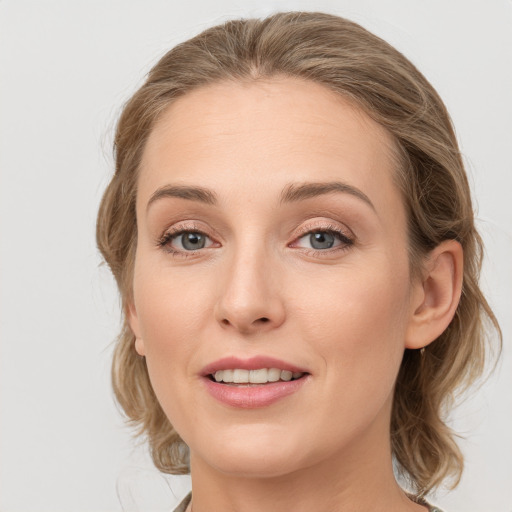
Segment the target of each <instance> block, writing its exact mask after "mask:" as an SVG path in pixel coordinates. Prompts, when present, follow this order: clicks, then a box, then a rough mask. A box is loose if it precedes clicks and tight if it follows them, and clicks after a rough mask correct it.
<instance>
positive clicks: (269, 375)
mask: <svg viewBox="0 0 512 512" xmlns="http://www.w3.org/2000/svg"><path fill="white" fill-rule="evenodd" d="M210 375H211V378H212V379H214V380H215V382H223V383H226V384H267V383H269V382H278V381H283V382H289V381H291V380H296V379H300V378H301V377H302V376H303V375H305V374H304V373H303V372H291V371H290V370H281V369H279V368H258V369H256V370H244V369H241V368H236V369H226V370H218V371H216V372H215V374H210Z"/></svg>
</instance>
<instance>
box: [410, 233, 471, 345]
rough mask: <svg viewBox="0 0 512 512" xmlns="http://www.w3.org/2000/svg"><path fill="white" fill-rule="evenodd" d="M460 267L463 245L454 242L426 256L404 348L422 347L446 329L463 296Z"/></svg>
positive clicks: (447, 243)
mask: <svg viewBox="0 0 512 512" xmlns="http://www.w3.org/2000/svg"><path fill="white" fill-rule="evenodd" d="M463 265H464V258H463V251H462V246H461V245H460V243H459V242H457V241H456V240H445V241H444V242H442V243H441V244H439V245H438V246H437V247H436V248H435V249H433V250H432V252H431V253H430V254H429V256H428V258H427V261H426V264H425V265H424V267H425V271H424V273H423V276H422V278H421V279H418V282H417V283H416V284H415V285H414V290H413V294H412V298H413V303H412V305H411V317H410V321H409V325H408V328H407V332H406V338H405V347H406V348H410V349H419V348H423V347H425V346H426V345H428V344H429V343H431V342H432V341H434V340H435V339H436V338H438V337H439V336H440V335H441V334H442V333H443V332H444V331H445V329H446V328H447V327H448V325H449V324H450V322H451V321H452V319H453V316H454V315H455V311H456V310H457V306H458V304H459V300H460V296H461V293H462V275H463Z"/></svg>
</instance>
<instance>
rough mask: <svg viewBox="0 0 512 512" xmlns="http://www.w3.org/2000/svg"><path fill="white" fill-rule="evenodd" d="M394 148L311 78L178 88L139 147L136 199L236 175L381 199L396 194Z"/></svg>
mask: <svg viewBox="0 0 512 512" xmlns="http://www.w3.org/2000/svg"><path fill="white" fill-rule="evenodd" d="M394 147H395V145H394V140H393V138H392V136H391V135H390V134H389V133H388V132H387V131H386V130H385V129H384V128H383V127H381V126H380V125H378V124H377V123H376V122H374V121H373V120H372V119H371V118H370V117H369V116H368V115H366V114H365V113H364V112H363V111H362V110H360V109H358V108H357V107H355V106H354V105H353V104H352V103H350V102H349V101H348V100H347V99H346V98H344V97H343V96H341V95H339V94H337V93H335V92H333V91H331V90H329V89H327V88H326V87H324V86H322V85H320V84H317V83H314V82H310V81H305V80H299V79H291V78H272V79H268V80H264V81H251V82H241V83H240V82H221V83H217V84H213V85H209V86H206V87H202V88H199V89H197V90H194V91H192V92H190V93H188V94H186V95H185V96H183V97H182V98H180V99H178V100H176V101H175V102H173V103H172V104H171V105H169V107H168V108H167V110H166V111H165V112H164V113H163V114H162V115H161V116H160V118H159V119H158V121H157V122H156V124H155V127H154V129H153V131H152V133H151V134H150V137H149V139H148V142H147V144H146V147H145V151H144V154H143V158H142V163H141V175H140V182H139V189H140V190H139V199H140V197H141V196H142V197H143V198H145V199H147V197H149V195H151V194H152V193H153V192H154V190H155V189H157V188H158V187H160V186H162V185H165V184H166V183H167V182H173V183H178V184H180V183H183V184H189V183H190V182H195V183H198V184H201V185H202V186H207V187H210V186H211V187H212V188H219V187H220V188H221V189H222V187H223V186H224V185H225V184H227V183H229V184H230V186H231V185H232V184H233V181H234V180H236V181H237V182H239V183H243V184H245V185H246V186H247V187H248V189H249V190H261V189H262V187H265V190H267V191H269V192H270V190H271V189H272V188H273V187H277V186H278V185H279V184H281V185H283V186H284V185H285V184H286V183H290V182H307V181H332V180H340V179H341V180H345V181H349V182H350V183H351V184H352V185H354V186H357V187H358V188H361V189H362V190H364V191H365V193H366V194H367V195H369V196H370V197H372V196H374V198H375V201H376V202H377V203H379V202H381V203H383V205H384V203H385V202H386V201H388V200H389V194H391V195H394V196H395V199H397V198H398V193H397V190H396V187H395V185H394V180H393V174H394V169H395V167H396V161H395V158H394V154H395V151H394ZM251 187H253V188H251ZM220 192H221V193H222V190H220ZM221 195H222V194H221ZM379 196H383V197H381V198H380V199H379ZM398 199H399V198H398ZM372 200H373V199H372Z"/></svg>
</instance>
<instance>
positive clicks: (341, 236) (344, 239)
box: [289, 224, 354, 257]
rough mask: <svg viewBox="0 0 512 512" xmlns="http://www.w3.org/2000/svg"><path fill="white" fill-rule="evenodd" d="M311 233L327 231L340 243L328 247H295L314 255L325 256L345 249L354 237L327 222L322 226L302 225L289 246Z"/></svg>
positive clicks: (351, 243) (352, 243)
mask: <svg viewBox="0 0 512 512" xmlns="http://www.w3.org/2000/svg"><path fill="white" fill-rule="evenodd" d="M313 233H328V234H330V235H333V236H334V237H336V238H338V240H339V241H340V242H341V244H340V245H339V246H336V247H333V248H330V249H307V248H302V247H297V249H299V250H303V251H304V252H307V253H308V254H310V255H312V256H315V257H326V256H332V255H333V253H336V254H337V253H338V252H344V251H347V250H348V249H349V248H350V247H351V246H352V245H354V239H353V238H352V237H349V236H348V235H347V233H346V232H345V231H343V230H341V229H340V228H339V226H336V225H334V224H328V225H322V226H304V228H302V229H301V230H300V231H299V236H297V237H296V238H295V240H294V242H292V243H291V244H290V245H289V247H293V245H294V244H296V243H297V242H298V241H299V240H301V239H302V238H304V237H306V236H308V235H312V234H313Z"/></svg>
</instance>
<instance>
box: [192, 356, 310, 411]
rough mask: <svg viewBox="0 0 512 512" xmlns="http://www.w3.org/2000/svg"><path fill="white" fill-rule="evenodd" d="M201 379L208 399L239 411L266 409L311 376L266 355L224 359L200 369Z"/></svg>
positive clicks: (297, 388)
mask: <svg viewBox="0 0 512 512" xmlns="http://www.w3.org/2000/svg"><path fill="white" fill-rule="evenodd" d="M201 376H202V382H203V383H204V385H205V387H206V390H207V391H208V393H209V394H210V396H212V397H213V398H214V399H215V400H216V401H218V402H221V403H222V404H224V405H227V406H229V407H234V408H238V409H256V408H261V407H267V406H269V405H271V404H273V403H275V402H278V401H280V400H282V399H284V398H285V397H288V396H290V395H295V394H296V393H298V392H299V391H300V390H301V389H302V388H303V386H304V385H307V383H308V382H309V381H310V380H311V377H312V376H311V373H310V372H309V371H307V370H306V369H305V368H300V367H298V366H296V365H294V364H291V363H287V362H285V361H281V360H279V359H275V358H272V357H267V356H256V357H251V358H250V359H241V358H237V357H226V358H224V359H220V360H218V361H215V362H213V363H211V364H209V365H208V366H206V367H205V368H203V370H202V371H201Z"/></svg>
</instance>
